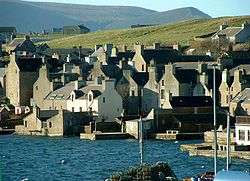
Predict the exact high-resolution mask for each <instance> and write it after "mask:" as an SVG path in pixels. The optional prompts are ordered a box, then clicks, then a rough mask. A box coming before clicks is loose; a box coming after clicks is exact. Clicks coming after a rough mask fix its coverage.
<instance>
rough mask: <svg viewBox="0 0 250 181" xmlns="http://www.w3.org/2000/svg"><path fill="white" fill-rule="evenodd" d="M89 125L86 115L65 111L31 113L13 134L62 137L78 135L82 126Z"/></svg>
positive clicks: (34, 110)
mask: <svg viewBox="0 0 250 181" xmlns="http://www.w3.org/2000/svg"><path fill="white" fill-rule="evenodd" d="M86 124H89V118H88V115H87V114H86V113H83V112H78V113H72V112H69V111H66V110H40V109H39V108H38V107H34V108H33V111H32V112H31V113H30V114H28V115H27V116H25V117H24V118H23V125H17V126H16V127H15V132H16V133H17V134H20V135H38V136H64V135H79V134H80V132H81V131H82V128H83V126H84V125H86Z"/></svg>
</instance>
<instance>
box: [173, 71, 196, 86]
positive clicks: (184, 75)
mask: <svg viewBox="0 0 250 181" xmlns="http://www.w3.org/2000/svg"><path fill="white" fill-rule="evenodd" d="M175 72H176V73H175V77H176V79H177V80H178V81H179V82H180V83H188V84H190V83H192V84H195V83H196V82H197V71H196V70H194V69H176V70H175Z"/></svg>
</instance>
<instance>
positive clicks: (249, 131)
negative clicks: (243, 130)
mask: <svg viewBox="0 0 250 181" xmlns="http://www.w3.org/2000/svg"><path fill="white" fill-rule="evenodd" d="M247 132H248V141H250V130H248V131H247Z"/></svg>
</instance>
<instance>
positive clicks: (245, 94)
mask: <svg viewBox="0 0 250 181" xmlns="http://www.w3.org/2000/svg"><path fill="white" fill-rule="evenodd" d="M232 102H240V103H245V104H249V103H250V88H245V89H244V90H243V91H241V92H240V93H239V94H238V95H237V96H236V97H235V98H233V100H232Z"/></svg>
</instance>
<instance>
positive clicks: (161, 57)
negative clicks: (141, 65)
mask: <svg viewBox="0 0 250 181" xmlns="http://www.w3.org/2000/svg"><path fill="white" fill-rule="evenodd" d="M178 57H179V52H178V51H177V50H174V49H159V50H155V49H145V50H144V54H143V58H144V60H145V61H146V63H147V64H149V63H150V61H151V60H154V61H155V63H156V64H167V63H169V62H172V61H173V60H176V59H178Z"/></svg>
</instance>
